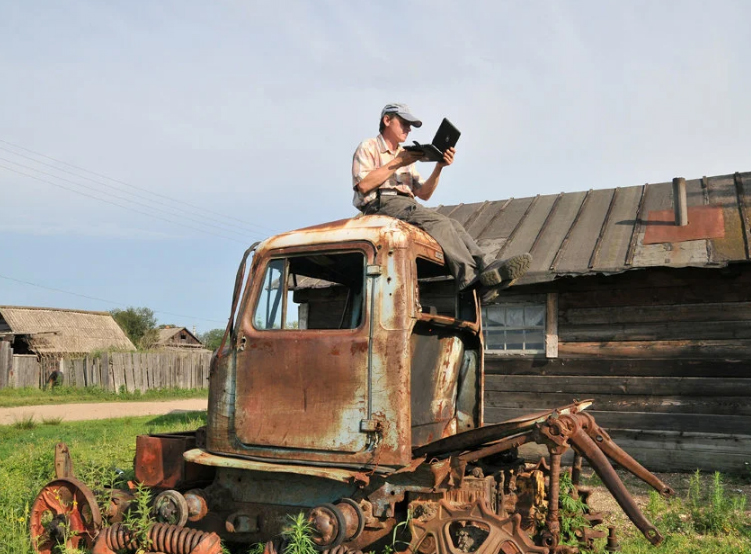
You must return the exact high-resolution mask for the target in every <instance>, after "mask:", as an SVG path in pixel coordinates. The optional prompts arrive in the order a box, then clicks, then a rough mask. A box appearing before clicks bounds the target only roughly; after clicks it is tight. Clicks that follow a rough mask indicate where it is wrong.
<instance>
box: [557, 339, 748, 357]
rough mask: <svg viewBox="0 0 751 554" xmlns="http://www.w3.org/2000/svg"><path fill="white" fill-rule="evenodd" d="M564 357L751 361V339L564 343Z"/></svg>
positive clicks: (561, 349) (561, 345) (560, 352)
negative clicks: (729, 359) (730, 359)
mask: <svg viewBox="0 0 751 554" xmlns="http://www.w3.org/2000/svg"><path fill="white" fill-rule="evenodd" d="M558 355H559V356H561V357H563V358H565V357H568V358H660V359H666V358H667V359H670V358H677V357H683V358H693V359H699V358H705V359H707V358H732V359H737V360H748V359H751V340H747V339H739V340H729V341H728V340H702V341H699V340H695V341H678V340H676V341H630V342H561V341H559V343H558Z"/></svg>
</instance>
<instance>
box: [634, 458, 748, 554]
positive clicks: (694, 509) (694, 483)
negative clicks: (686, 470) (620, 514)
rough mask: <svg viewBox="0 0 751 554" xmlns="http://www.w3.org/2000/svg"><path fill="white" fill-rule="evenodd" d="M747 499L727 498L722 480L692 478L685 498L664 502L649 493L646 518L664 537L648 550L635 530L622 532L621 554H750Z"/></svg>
mask: <svg viewBox="0 0 751 554" xmlns="http://www.w3.org/2000/svg"><path fill="white" fill-rule="evenodd" d="M745 509H746V498H745V497H744V496H740V495H731V494H728V492H727V490H726V487H725V485H724V484H723V482H722V476H721V475H720V474H719V473H715V474H714V475H712V476H703V475H701V474H700V473H699V472H698V471H697V472H696V473H695V474H694V475H693V476H692V477H691V479H690V482H689V489H688V493H687V494H686V496H685V498H680V497H677V498H673V499H670V500H666V499H664V498H662V497H661V496H660V495H658V494H657V493H656V492H654V491H650V493H649V502H648V503H647V506H646V508H645V515H646V516H647V517H648V518H649V519H651V520H652V521H653V522H654V524H655V525H656V526H657V528H658V529H659V531H660V533H662V535H663V536H664V537H665V541H664V542H663V543H662V544H661V545H660V546H659V547H653V546H651V545H650V544H649V543H648V542H647V540H646V539H645V538H644V537H642V536H641V534H640V533H639V532H638V531H637V530H636V529H635V528H634V527H629V528H626V529H624V530H623V531H621V541H620V542H621V546H622V552H623V553H624V554H668V553H670V554H731V553H732V554H738V553H747V554H748V553H751V515H750V514H749V513H747V512H746V511H745Z"/></svg>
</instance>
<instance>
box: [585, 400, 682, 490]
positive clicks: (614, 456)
mask: <svg viewBox="0 0 751 554" xmlns="http://www.w3.org/2000/svg"><path fill="white" fill-rule="evenodd" d="M578 419H579V421H580V422H581V426H582V429H583V430H584V431H585V432H586V433H587V434H588V435H589V436H590V438H592V440H594V441H595V444H597V446H598V447H599V449H600V450H602V451H603V452H604V453H605V455H606V456H607V457H608V458H610V459H611V460H613V461H614V462H615V463H617V464H618V465H620V466H621V467H622V468H623V469H625V470H626V471H628V472H629V473H631V474H632V475H634V476H636V477H638V478H639V479H641V480H642V481H644V482H645V483H647V484H648V485H649V486H650V487H652V488H653V489H654V490H656V491H657V492H658V493H660V494H661V495H662V496H664V497H665V498H668V497H671V496H674V495H675V491H674V490H673V489H671V488H670V487H669V486H668V485H666V484H665V483H663V482H662V481H661V480H660V479H658V478H657V477H656V476H655V475H654V474H653V473H651V472H650V471H649V470H648V469H647V468H645V467H644V466H642V465H641V464H640V463H639V462H637V461H636V460H634V459H633V458H632V457H631V456H629V455H628V454H627V453H626V452H625V451H624V450H623V449H622V448H621V447H620V446H618V445H617V444H615V442H613V439H611V438H610V435H608V434H607V433H606V432H605V430H604V429H603V428H602V427H600V426H599V425H597V423H596V422H595V418H594V417H592V415H591V414H579V415H578Z"/></svg>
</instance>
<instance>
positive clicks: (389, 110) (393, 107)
mask: <svg viewBox="0 0 751 554" xmlns="http://www.w3.org/2000/svg"><path fill="white" fill-rule="evenodd" d="M387 114H396V115H398V116H399V117H401V118H402V119H403V120H404V121H406V122H407V123H409V124H411V125H412V127H422V121H420V120H419V119H417V118H416V117H415V116H414V115H412V114H411V113H410V111H409V106H407V104H386V105H385V106H384V107H383V109H382V110H381V119H383V116H384V115H387Z"/></svg>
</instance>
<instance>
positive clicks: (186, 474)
mask: <svg viewBox="0 0 751 554" xmlns="http://www.w3.org/2000/svg"><path fill="white" fill-rule="evenodd" d="M195 446H196V439H195V435H194V434H189V433H188V434H165V435H139V436H138V437H137V438H136V457H135V460H134V463H133V465H134V469H135V473H136V479H138V481H139V482H141V483H143V484H144V485H146V486H147V487H155V488H161V489H175V488H180V487H182V486H184V485H185V484H186V483H195V482H198V481H205V480H209V479H211V477H212V476H213V472H211V471H207V468H205V467H204V466H201V465H196V464H193V463H188V462H186V461H184V460H183V452H185V451H186V450H190V449H192V448H195Z"/></svg>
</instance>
